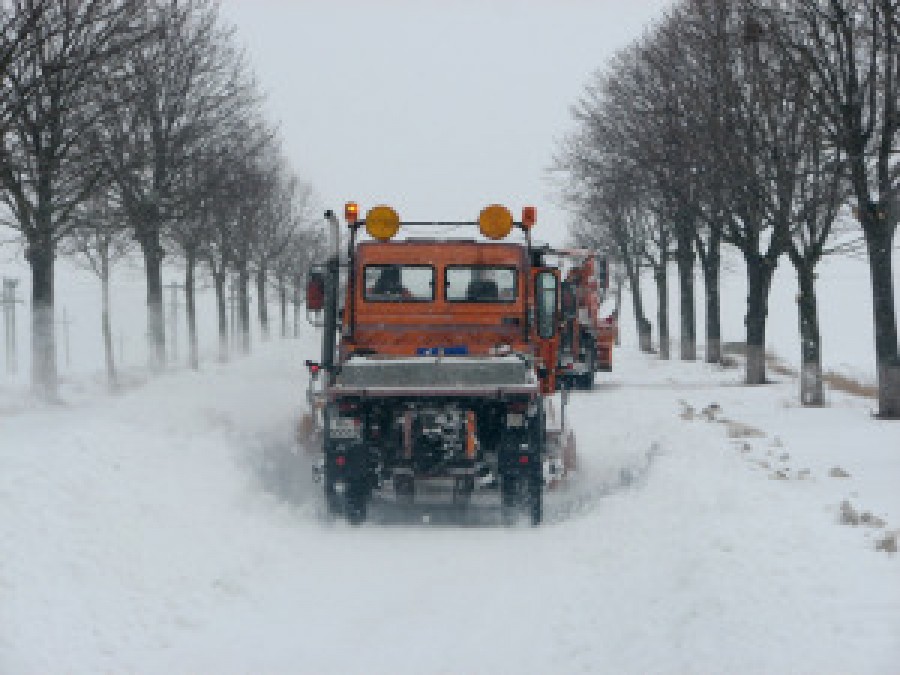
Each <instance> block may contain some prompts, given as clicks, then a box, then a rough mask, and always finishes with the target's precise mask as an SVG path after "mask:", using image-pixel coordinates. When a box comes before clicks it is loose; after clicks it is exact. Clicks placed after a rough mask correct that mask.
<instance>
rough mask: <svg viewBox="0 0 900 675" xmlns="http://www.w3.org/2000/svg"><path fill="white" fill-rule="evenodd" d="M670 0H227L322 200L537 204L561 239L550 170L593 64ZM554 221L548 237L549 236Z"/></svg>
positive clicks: (465, 211)
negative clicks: (572, 107) (549, 178)
mask: <svg viewBox="0 0 900 675" xmlns="http://www.w3.org/2000/svg"><path fill="white" fill-rule="evenodd" d="M668 4H669V2H668V0H633V1H631V2H628V1H627V0H594V1H593V2H588V1H587V0H556V1H553V0H543V1H540V2H537V1H525V2H523V1H514V0H495V1H494V2H475V1H474V0H464V1H458V0H454V1H453V2H450V1H445V2H434V1H431V0H418V1H415V2H414V1H412V0H390V1H388V0H369V1H367V2H362V1H356V2H354V1H352V0H334V1H332V2H324V1H323V2H309V1H306V0H223V11H224V15H225V17H226V18H227V19H228V20H230V21H232V22H233V23H234V24H236V26H237V28H238V36H239V39H240V40H241V42H243V44H244V45H245V46H246V48H247V51H248V54H249V56H250V58H251V60H252V63H253V66H254V69H255V71H256V73H257V76H258V77H259V80H260V82H261V84H262V88H263V90H264V91H265V92H266V94H267V96H268V101H267V104H266V107H267V112H268V114H269V116H270V117H271V118H272V119H273V120H278V121H280V123H281V129H282V135H283V137H284V142H285V149H286V152H287V154H288V157H289V159H290V161H291V162H292V164H293V165H294V167H295V169H296V170H297V171H298V172H299V173H300V174H301V176H302V177H303V178H304V179H306V180H308V181H309V182H310V183H312V185H313V187H314V188H315V190H316V192H317V194H318V196H319V198H320V200H321V201H322V204H323V205H324V206H327V207H331V208H335V209H341V208H342V204H343V203H344V202H345V201H348V200H355V201H358V202H359V203H360V205H361V207H362V209H363V210H365V209H366V208H368V207H369V206H372V205H374V204H377V203H385V204H390V205H392V206H394V207H395V208H396V209H397V210H398V211H399V213H400V216H401V218H403V219H405V220H430V219H448V220H450V219H467V220H468V219H474V218H475V217H477V214H478V212H479V211H480V209H481V208H482V206H484V205H486V204H489V203H493V202H499V203H502V204H506V205H507V206H509V207H510V208H511V209H512V211H513V213H514V215H516V217H517V218H518V215H519V213H520V210H521V207H522V206H523V205H526V204H533V205H535V206H537V208H538V225H537V229H536V235H537V238H539V239H543V240H550V241H554V242H561V241H562V240H563V239H564V238H565V230H564V228H565V218H566V216H565V214H564V212H562V211H561V210H560V209H558V208H556V207H555V206H554V205H553V203H552V200H553V197H554V195H553V189H552V186H551V185H550V183H549V182H548V179H547V171H546V170H547V168H548V167H549V165H550V163H551V160H552V156H553V153H554V149H555V144H556V142H557V140H558V139H559V138H561V137H562V136H563V135H564V134H565V133H566V132H567V131H568V130H570V129H572V122H571V117H570V113H569V106H570V105H571V104H572V103H573V102H574V101H575V100H576V99H577V97H578V96H579V94H580V92H581V91H582V89H583V87H584V85H585V84H586V83H587V81H588V79H589V77H590V75H591V73H592V72H593V71H594V70H596V69H597V68H599V67H601V66H602V65H603V64H604V63H605V62H606V60H607V59H608V58H609V57H610V56H611V55H612V54H613V53H614V52H615V51H616V50H617V49H619V48H621V47H623V46H625V45H626V44H627V43H628V42H630V41H631V40H633V39H634V38H636V37H638V36H639V35H640V34H641V33H642V31H643V30H644V29H645V27H646V26H647V24H648V23H649V22H650V21H651V20H653V19H654V18H656V17H658V16H659V15H660V13H661V12H662V11H664V9H665V7H666V6H667V5H668ZM538 233H540V234H538Z"/></svg>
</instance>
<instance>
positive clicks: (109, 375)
mask: <svg viewBox="0 0 900 675" xmlns="http://www.w3.org/2000/svg"><path fill="white" fill-rule="evenodd" d="M100 296H101V300H100V304H101V314H100V324H101V330H102V332H103V353H104V356H105V357H106V383H107V384H108V385H109V388H110V389H116V388H117V387H118V378H117V376H116V361H115V356H114V352H113V337H112V321H111V320H110V310H109V245H108V244H105V243H104V244H101V246H100Z"/></svg>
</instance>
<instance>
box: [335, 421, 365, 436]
mask: <svg viewBox="0 0 900 675" xmlns="http://www.w3.org/2000/svg"><path fill="white" fill-rule="evenodd" d="M361 436H362V424H360V421H359V420H357V419H353V418H352V417H334V418H332V419H331V437H332V438H356V439H358V438H360V437H361Z"/></svg>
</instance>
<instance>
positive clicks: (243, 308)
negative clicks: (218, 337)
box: [237, 264, 250, 354]
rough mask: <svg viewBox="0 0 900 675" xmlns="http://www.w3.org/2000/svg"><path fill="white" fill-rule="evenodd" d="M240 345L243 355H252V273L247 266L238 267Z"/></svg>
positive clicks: (240, 265)
mask: <svg viewBox="0 0 900 675" xmlns="http://www.w3.org/2000/svg"><path fill="white" fill-rule="evenodd" d="M237 269H238V345H239V348H240V351H241V354H249V353H250V272H249V271H248V270H247V265H246V264H239V265H238V267H237Z"/></svg>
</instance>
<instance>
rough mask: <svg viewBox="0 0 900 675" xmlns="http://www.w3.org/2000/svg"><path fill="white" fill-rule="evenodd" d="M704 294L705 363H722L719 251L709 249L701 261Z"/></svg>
mask: <svg viewBox="0 0 900 675" xmlns="http://www.w3.org/2000/svg"><path fill="white" fill-rule="evenodd" d="M701 262H702V267H703V287H704V291H705V294H706V362H707V363H721V362H722V328H721V326H722V318H721V311H722V308H721V304H720V299H719V251H718V246H716V248H715V251H713V249H712V247H711V248H710V250H709V252H708V254H707V256H706V257H705V258H704V259H703V260H702V261H701Z"/></svg>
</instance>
